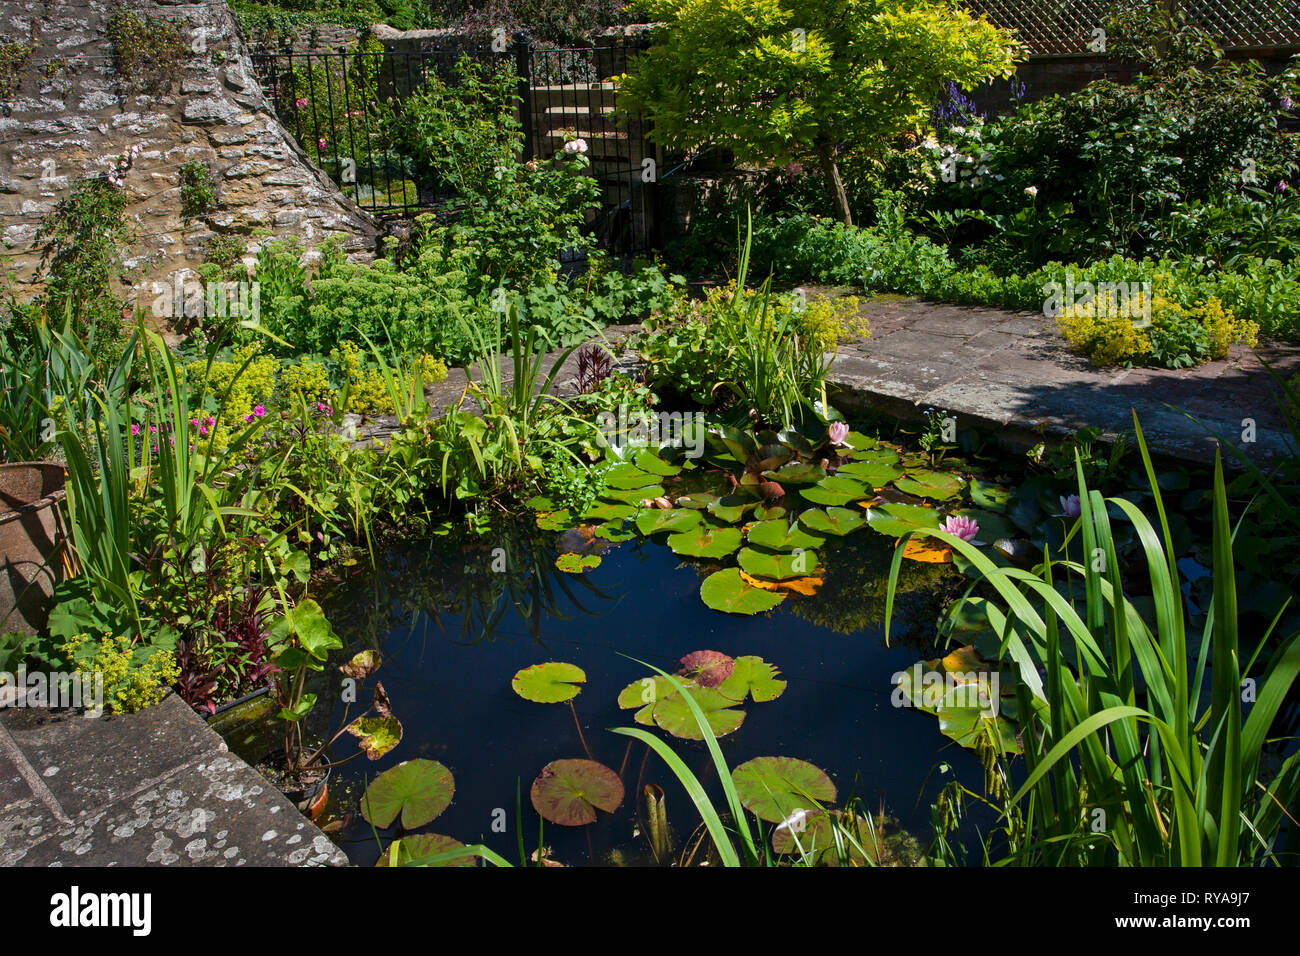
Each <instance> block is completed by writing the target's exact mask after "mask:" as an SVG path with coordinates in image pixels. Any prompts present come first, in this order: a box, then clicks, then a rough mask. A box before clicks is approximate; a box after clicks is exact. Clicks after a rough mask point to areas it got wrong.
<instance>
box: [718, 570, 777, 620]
mask: <svg viewBox="0 0 1300 956" xmlns="http://www.w3.org/2000/svg"><path fill="white" fill-rule="evenodd" d="M700 599H701V600H702V601H704V603H705V604H707V605H708V606H709V607H711V608H713V610H715V611H723V612H725V613H727V614H760V613H762V612H763V611H770V610H771V609H772V608H774V607H776V606H777V605H778V604H780V603H781V602H782V601H784V600H785V595H784V594H783V593H781V592H779V591H765V590H763V589H762V588H756V587H752V586H750V585H749V584H747V583H746V582H745V580H744V579H743V578H741V576H740V568H726V569H725V570H722V571H715V572H714V573H713V574H710V575H709V576H708V577H707V578H705V579H704V583H703V584H701V585H700Z"/></svg>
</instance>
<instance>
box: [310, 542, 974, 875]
mask: <svg viewBox="0 0 1300 956" xmlns="http://www.w3.org/2000/svg"><path fill="white" fill-rule="evenodd" d="M524 520H525V521H526V519H524ZM599 544H600V546H601V547H603V548H605V550H604V553H603V562H602V563H601V564H600V565H599V567H596V568H595V569H593V570H590V571H588V572H586V573H585V574H581V575H575V574H565V573H562V572H559V571H557V570H556V569H555V566H554V562H555V559H556V556H557V555H558V553H560V551H562V550H566V549H567V548H566V547H565V546H563V545H562V544H561V543H560V541H559V536H558V535H556V534H547V533H541V532H536V531H534V530H533V529H531V528H529V527H526V526H525V524H524V522H523V521H521V522H520V523H519V524H516V525H512V526H511V527H510V528H509V529H508V530H505V531H502V532H500V533H498V534H495V535H483V536H479V537H477V538H474V539H473V540H469V541H466V540H457V539H453V538H437V539H433V540H431V541H429V542H427V543H423V544H419V545H405V546H402V547H401V548H399V549H396V550H393V551H391V552H389V553H387V554H384V555H382V556H380V561H379V566H378V568H377V569H375V570H371V569H369V568H365V569H357V570H356V573H355V574H354V575H353V576H352V578H351V579H350V580H347V581H345V582H342V583H340V585H339V586H338V587H337V588H335V589H334V591H333V592H332V593H331V594H330V595H329V597H328V599H327V601H326V602H325V603H326V610H327V612H328V614H329V617H330V619H331V621H333V622H334V625H335V627H336V629H337V630H338V632H339V634H340V635H341V636H342V637H343V638H344V640H345V642H347V643H348V645H349V649H350V650H362V649H365V648H367V647H373V648H376V649H378V650H379V651H380V652H381V654H382V655H383V659H384V662H383V666H382V668H381V669H380V671H379V672H378V674H377V675H376V676H377V678H378V679H379V680H380V681H382V683H383V685H384V687H385V689H386V691H387V693H388V695H389V697H390V699H391V701H392V706H393V711H394V713H395V714H396V716H397V717H398V718H399V719H400V720H401V721H402V724H403V727H404V731H405V735H404V738H403V740H402V742H401V743H400V744H399V745H398V746H397V747H396V748H395V749H394V750H393V751H392V752H391V753H390V754H388V755H387V756H385V757H384V758H382V759H380V760H377V761H367V760H364V759H359V760H355V761H353V762H351V763H349V764H347V765H346V766H345V767H343V768H340V769H339V770H337V771H336V772H335V776H334V779H333V781H332V782H331V785H330V789H331V800H332V802H333V803H334V805H335V806H336V807H337V808H338V809H337V811H336V812H337V813H339V814H341V815H343V823H342V826H341V828H340V829H338V830H337V832H336V833H335V834H334V835H335V838H336V839H337V840H339V842H340V843H341V845H342V846H343V848H344V850H345V851H346V852H347V854H348V856H349V858H350V859H351V860H352V861H353V862H354V863H357V864H361V865H371V864H373V863H374V862H375V861H376V859H377V858H378V855H379V852H380V847H379V843H378V842H377V840H376V836H375V833H374V832H373V831H372V829H371V828H370V826H369V824H367V823H366V822H365V821H364V820H363V819H362V818H361V816H360V814H359V813H356V812H355V808H356V806H357V801H358V800H359V798H360V795H361V793H362V791H363V790H364V787H365V783H366V781H368V780H372V779H374V777H375V776H377V775H378V774H379V773H380V772H382V771H383V770H385V769H387V768H388V767H391V766H394V765H396V764H398V763H400V762H402V761H404V760H410V759H412V758H417V757H425V758H430V759H434V760H438V761H440V762H442V763H443V764H445V765H446V766H447V767H448V768H450V769H451V771H452V773H453V774H454V776H455V785H456V790H455V797H454V800H453V802H452V804H451V806H450V807H449V808H448V809H447V810H446V811H445V812H444V813H443V814H442V815H441V816H439V817H438V818H437V819H436V820H434V821H433V822H432V823H430V824H428V825H427V826H425V827H423V828H421V829H420V830H419V831H417V832H433V833H440V834H446V835H448V836H451V837H454V838H455V839H457V840H460V841H462V842H464V843H478V842H481V843H484V844H486V845H487V846H489V847H491V848H492V849H494V850H496V851H497V852H499V853H501V854H502V855H503V856H505V857H506V858H507V859H510V860H512V861H515V862H516V863H517V862H518V860H519V851H518V843H517V840H518V830H517V829H516V828H517V827H518V826H519V825H520V820H519V817H518V816H517V814H516V792H517V788H518V792H519V793H520V795H521V807H522V825H523V833H524V839H525V844H526V847H527V851H528V852H529V853H531V852H532V851H533V850H534V849H535V848H536V847H537V844H538V824H539V817H538V815H537V814H536V812H535V811H534V810H533V808H532V806H531V805H530V802H529V787H530V785H531V783H532V781H533V780H534V778H535V777H536V776H537V774H538V773H539V771H541V769H542V768H543V767H544V766H545V765H546V764H547V763H549V762H550V761H552V760H556V759H560V758H574V757H578V758H580V757H585V756H587V751H588V750H589V753H590V756H591V757H592V758H593V759H595V760H598V761H600V762H602V763H604V764H606V765H608V766H609V767H611V768H613V769H614V770H615V771H618V772H620V774H621V777H622V780H623V783H624V788H625V793H626V796H625V799H624V801H623V804H622V806H621V807H619V809H618V810H617V811H616V812H615V813H613V814H603V813H602V814H600V818H599V819H598V821H597V822H596V823H595V824H593V825H591V826H588V827H574V828H569V827H562V826H554V825H551V824H546V826H545V831H544V835H543V842H544V844H545V845H546V846H548V847H550V848H552V857H553V858H554V859H556V860H558V861H560V862H562V863H564V864H566V865H582V864H601V865H608V864H610V863H615V864H620V863H621V864H652V863H653V858H652V856H651V854H650V852H649V848H648V844H647V841H646V840H645V839H644V837H642V836H641V835H639V832H638V830H639V827H638V809H637V808H638V802H639V800H638V795H639V794H641V792H642V788H643V787H644V786H645V785H646V784H657V785H659V786H660V787H662V788H663V790H664V792H665V794H666V806H667V816H668V821H669V825H670V828H671V830H672V832H673V834H674V836H675V838H676V839H675V841H674V844H673V849H674V857H676V855H677V853H678V852H680V849H681V847H682V846H683V844H684V843H685V842H686V841H687V839H688V837H689V836H690V834H691V831H693V830H694V829H695V827H696V826H697V825H698V823H699V819H700V818H699V815H698V813H697V812H696V810H695V808H694V807H693V806H692V805H691V803H690V801H689V799H688V797H687V796H686V794H685V791H684V790H683V789H682V787H681V786H680V784H678V783H677V781H676V779H675V778H674V777H673V775H672V773H671V772H670V771H669V770H668V769H667V767H666V766H665V764H664V763H663V762H662V760H661V759H660V758H659V757H658V756H657V755H655V754H653V753H650V752H649V751H648V749H647V748H646V747H645V746H644V745H643V744H642V743H640V742H639V741H638V742H630V741H629V739H628V738H626V737H622V736H619V735H617V734H613V733H610V732H608V728H611V727H628V726H636V724H634V723H633V719H632V718H633V713H634V711H632V710H620V709H619V707H618V704H617V697H618V694H619V692H620V691H621V690H623V689H624V688H625V687H627V686H628V685H629V684H631V683H633V682H634V681H637V680H639V679H641V678H644V677H646V676H647V675H648V674H650V673H651V672H650V671H649V670H648V669H647V668H645V667H644V666H642V665H641V664H639V663H637V662H636V661H635V660H632V659H630V658H635V659H638V660H640V661H645V662H648V663H651V664H654V665H656V666H658V667H660V668H662V669H664V670H666V671H669V672H673V671H675V670H676V669H677V666H678V661H679V660H680V658H682V657H683V656H684V655H686V654H688V653H690V652H692V651H697V650H714V651H720V652H722V653H724V654H727V655H730V656H732V657H739V656H742V655H757V656H759V657H761V658H763V659H764V660H766V661H768V662H770V663H772V664H775V665H776V666H777V667H778V668H779V669H780V671H781V677H782V678H783V679H785V680H786V681H788V686H787V688H786V690H785V692H784V693H783V694H782V695H781V696H780V697H778V698H777V699H775V700H772V701H769V702H764V703H755V702H753V701H752V700H751V701H748V702H746V703H744V704H743V705H741V706H742V709H743V710H744V711H745V718H744V722H743V724H742V725H741V726H740V728H739V729H738V730H736V731H735V732H734V733H731V734H729V735H727V736H725V737H723V738H721V741H720V743H721V747H722V752H723V754H724V755H725V757H726V760H727V763H728V766H730V767H733V768H734V767H735V766H737V765H739V764H740V763H742V762H744V761H746V760H749V759H751V758H753V757H758V756H767V755H771V756H786V757H797V758H800V759H802V760H806V761H809V762H811V763H813V764H815V765H817V766H818V767H821V768H822V769H824V770H825V771H826V772H827V773H828V774H829V775H830V777H831V779H832V780H833V781H834V783H835V786H836V788H837V790H838V797H839V799H838V801H837V802H838V805H841V806H842V805H844V804H845V803H846V802H847V801H848V799H849V798H850V797H852V796H856V797H859V798H861V800H862V801H863V808H864V810H868V811H870V812H872V813H879V812H880V811H881V810H882V809H883V810H884V811H885V813H886V814H887V815H888V818H889V820H890V822H889V823H888V824H887V833H888V832H890V830H891V828H897V827H901V828H903V829H904V830H906V831H908V832H911V833H913V834H914V835H915V836H916V837H917V839H918V840H919V841H920V842H921V844H924V843H926V842H928V840H929V834H930V804H931V801H932V800H933V798H934V797H935V795H936V794H937V793H938V791H939V790H940V788H941V787H942V786H943V784H944V783H945V782H946V781H947V780H949V779H952V778H953V777H954V776H955V777H956V778H958V779H960V780H962V781H963V782H964V783H965V784H966V785H967V786H969V787H971V788H972V789H974V790H976V791H979V790H980V788H981V781H982V772H981V769H980V766H979V763H978V761H977V760H976V758H975V756H974V755H973V754H972V753H971V752H970V751H967V750H964V749H962V748H961V747H958V746H957V745H955V744H954V743H953V742H952V741H951V740H949V739H948V738H946V737H944V736H943V735H942V734H941V733H940V732H939V730H938V727H937V725H936V722H935V720H934V719H933V718H932V717H930V716H927V715H926V714H923V713H920V712H917V711H915V710H911V709H906V708H901V707H895V706H893V704H892V703H891V695H892V693H893V689H894V682H893V679H892V678H893V675H895V674H896V673H897V672H900V671H903V670H905V669H907V668H909V667H911V666H912V665H913V664H915V663H916V662H917V661H918V660H920V659H922V658H930V657H935V656H938V655H937V654H936V653H935V651H936V647H935V645H934V643H933V642H934V623H935V619H936V615H937V614H938V612H939V610H940V609H941V607H942V605H943V603H944V601H945V600H946V599H947V598H948V597H951V596H953V595H954V594H955V593H956V591H955V589H956V588H958V587H959V586H960V584H961V581H962V579H961V577H960V576H959V575H957V574H956V573H955V572H954V571H953V570H952V567H951V566H950V565H926V564H920V563H914V562H910V561H905V562H904V578H903V582H902V588H903V590H904V592H905V593H904V594H903V595H902V596H901V598H900V603H899V604H898V605H897V606H896V607H895V619H894V625H893V630H891V646H886V644H885V640H884V631H883V624H884V620H883V612H884V601H885V592H886V581H887V578H888V568H889V559H890V555H891V552H892V549H893V542H892V540H890V539H888V538H886V537H884V536H881V535H876V534H872V533H870V532H865V533H860V534H856V535H852V536H849V537H846V538H842V539H839V540H835V541H832V542H829V543H828V545H827V547H826V548H824V549H823V552H822V557H823V565H824V577H825V580H824V583H823V585H822V587H821V588H820V590H819V591H818V592H817V593H816V594H815V595H813V596H792V597H791V598H790V599H789V600H787V601H785V603H783V604H782V605H781V606H779V607H777V608H776V609H774V610H773V611H771V612H770V613H767V614H760V615H755V616H752V617H739V616H735V615H730V614H724V613H720V612H718V611H713V610H710V609H709V608H708V607H706V606H705V605H704V604H703V603H702V602H701V600H700V593H699V588H700V581H701V579H702V577H703V576H704V574H705V573H706V572H707V571H709V570H712V569H713V568H715V567H717V565H715V564H711V563H710V562H708V561H695V562H685V561H683V559H682V558H681V557H679V556H677V555H675V554H674V553H673V552H672V551H670V550H669V549H668V548H667V547H664V546H662V545H661V544H659V543H657V542H656V541H654V540H647V539H633V540H630V541H626V542H623V543H621V544H617V545H610V544H608V543H606V542H600V543H599ZM496 549H499V550H496ZM549 660H557V661H567V662H570V663H573V664H576V665H578V666H579V667H581V668H582V669H583V670H584V671H585V672H586V677H587V680H586V682H585V684H583V685H582V691H581V693H580V694H579V695H578V696H577V697H576V698H574V699H573V701H572V709H571V708H570V705H569V704H567V703H560V704H539V703H532V702H530V701H527V700H523V699H521V698H520V697H518V696H516V694H515V693H514V692H513V690H512V688H511V678H512V677H513V676H514V675H515V674H516V672H518V671H519V670H520V669H522V668H525V667H528V666H530V665H533V664H538V663H541V662H543V661H549ZM333 672H334V668H332V667H331V668H329V669H327V674H330V675H333ZM331 679H335V680H337V677H336V676H333V677H331ZM324 693H325V692H322V699H327V698H325V697H324ZM367 693H368V691H367ZM335 699H337V698H335ZM318 709H319V710H321V711H324V710H325V708H318ZM342 713H343V711H342V706H340V707H339V708H338V710H337V711H336V713H335V719H336V720H337V719H339V718H340V717H341V716H342ZM575 713H576V716H577V721H578V722H580V724H581V728H582V731H581V733H582V737H581V739H580V737H579V732H578V729H577V727H576V726H575V719H574V716H575ZM652 732H654V733H659V734H660V736H662V737H663V738H664V739H666V740H667V741H668V742H669V743H670V744H671V745H672V747H673V749H674V750H675V751H676V752H677V753H678V754H679V755H680V756H681V757H682V758H683V759H684V760H685V762H686V763H687V765H688V766H689V767H690V768H691V769H692V770H693V771H694V772H695V774H696V775H697V776H698V777H699V778H700V780H701V781H702V782H704V784H705V785H706V787H707V788H708V790H709V792H710V795H711V796H712V797H713V798H714V801H715V804H716V805H718V806H719V807H722V806H724V805H725V804H724V803H723V802H722V791H721V788H720V787H719V786H718V785H717V779H716V773H715V772H714V770H713V765H712V761H711V759H710V757H709V755H708V752H707V750H706V748H705V746H704V745H703V744H702V743H700V742H696V741H689V740H682V739H677V738H673V737H670V736H668V735H667V734H664V733H661V732H660V731H657V730H655V731H652ZM584 740H585V745H586V747H585V748H584ZM629 744H630V746H629ZM350 749H351V748H350V746H349V748H348V750H350ZM941 765H942V766H943V767H945V769H944V770H943V771H940V770H939V769H937V768H939V767H940V766H941ZM348 812H350V813H351V815H350V816H347V815H346V814H347V813H348ZM503 827H504V832H500V831H501V830H502V828H503ZM893 832H895V833H897V830H894V831H893ZM379 835H380V837H381V838H382V840H383V843H384V845H387V844H388V842H390V840H391V839H392V838H393V837H394V836H399V835H403V834H401V833H400V832H398V831H397V830H396V829H395V828H390V829H389V830H386V831H381V832H380V834H379Z"/></svg>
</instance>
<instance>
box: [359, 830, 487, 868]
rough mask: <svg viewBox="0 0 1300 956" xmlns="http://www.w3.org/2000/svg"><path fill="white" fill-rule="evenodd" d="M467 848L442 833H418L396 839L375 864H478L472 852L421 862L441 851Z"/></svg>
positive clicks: (446, 851) (448, 851) (449, 851)
mask: <svg viewBox="0 0 1300 956" xmlns="http://www.w3.org/2000/svg"><path fill="white" fill-rule="evenodd" d="M465 849H467V847H466V846H465V844H463V843H461V842H460V841H459V840H453V839H452V838H451V837H449V836H443V835H442V834H441V833H417V834H416V835H415V836H408V837H402V838H401V839H400V840H394V841H393V842H392V843H391V844H390V845H389V847H388V849H386V850H385V851H384V852H383V853H381V854H379V860H378V861H377V862H376V863H375V866H477V865H478V860H477V859H475V857H474V854H472V853H466V854H465V855H464V856H459V857H455V858H453V859H450V860H444V861H442V862H441V863H429V864H424V863H420V862H419V861H420V860H423V859H426V858H427V857H431V856H436V855H438V854H440V853H451V852H453V851H456V850H465Z"/></svg>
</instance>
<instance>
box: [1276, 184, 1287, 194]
mask: <svg viewBox="0 0 1300 956" xmlns="http://www.w3.org/2000/svg"><path fill="white" fill-rule="evenodd" d="M1277 191H1278V192H1280V193H1284V192H1286V191H1287V184H1286V182H1285V181H1283V182H1279V183H1278V184H1277Z"/></svg>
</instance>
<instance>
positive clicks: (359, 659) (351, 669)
mask: <svg viewBox="0 0 1300 956" xmlns="http://www.w3.org/2000/svg"><path fill="white" fill-rule="evenodd" d="M380 660H381V659H380V657H379V652H378V651H376V650H368V651H361V652H360V653H359V654H354V655H353V657H352V660H350V661H348V662H347V663H346V664H340V665H339V670H340V671H342V672H343V674H345V675H346V676H348V677H351V678H352V679H353V680H365V679H366V678H367V677H369V676H370V675H371V674H373V673H374V672H375V671H377V670H379V664H380Z"/></svg>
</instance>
